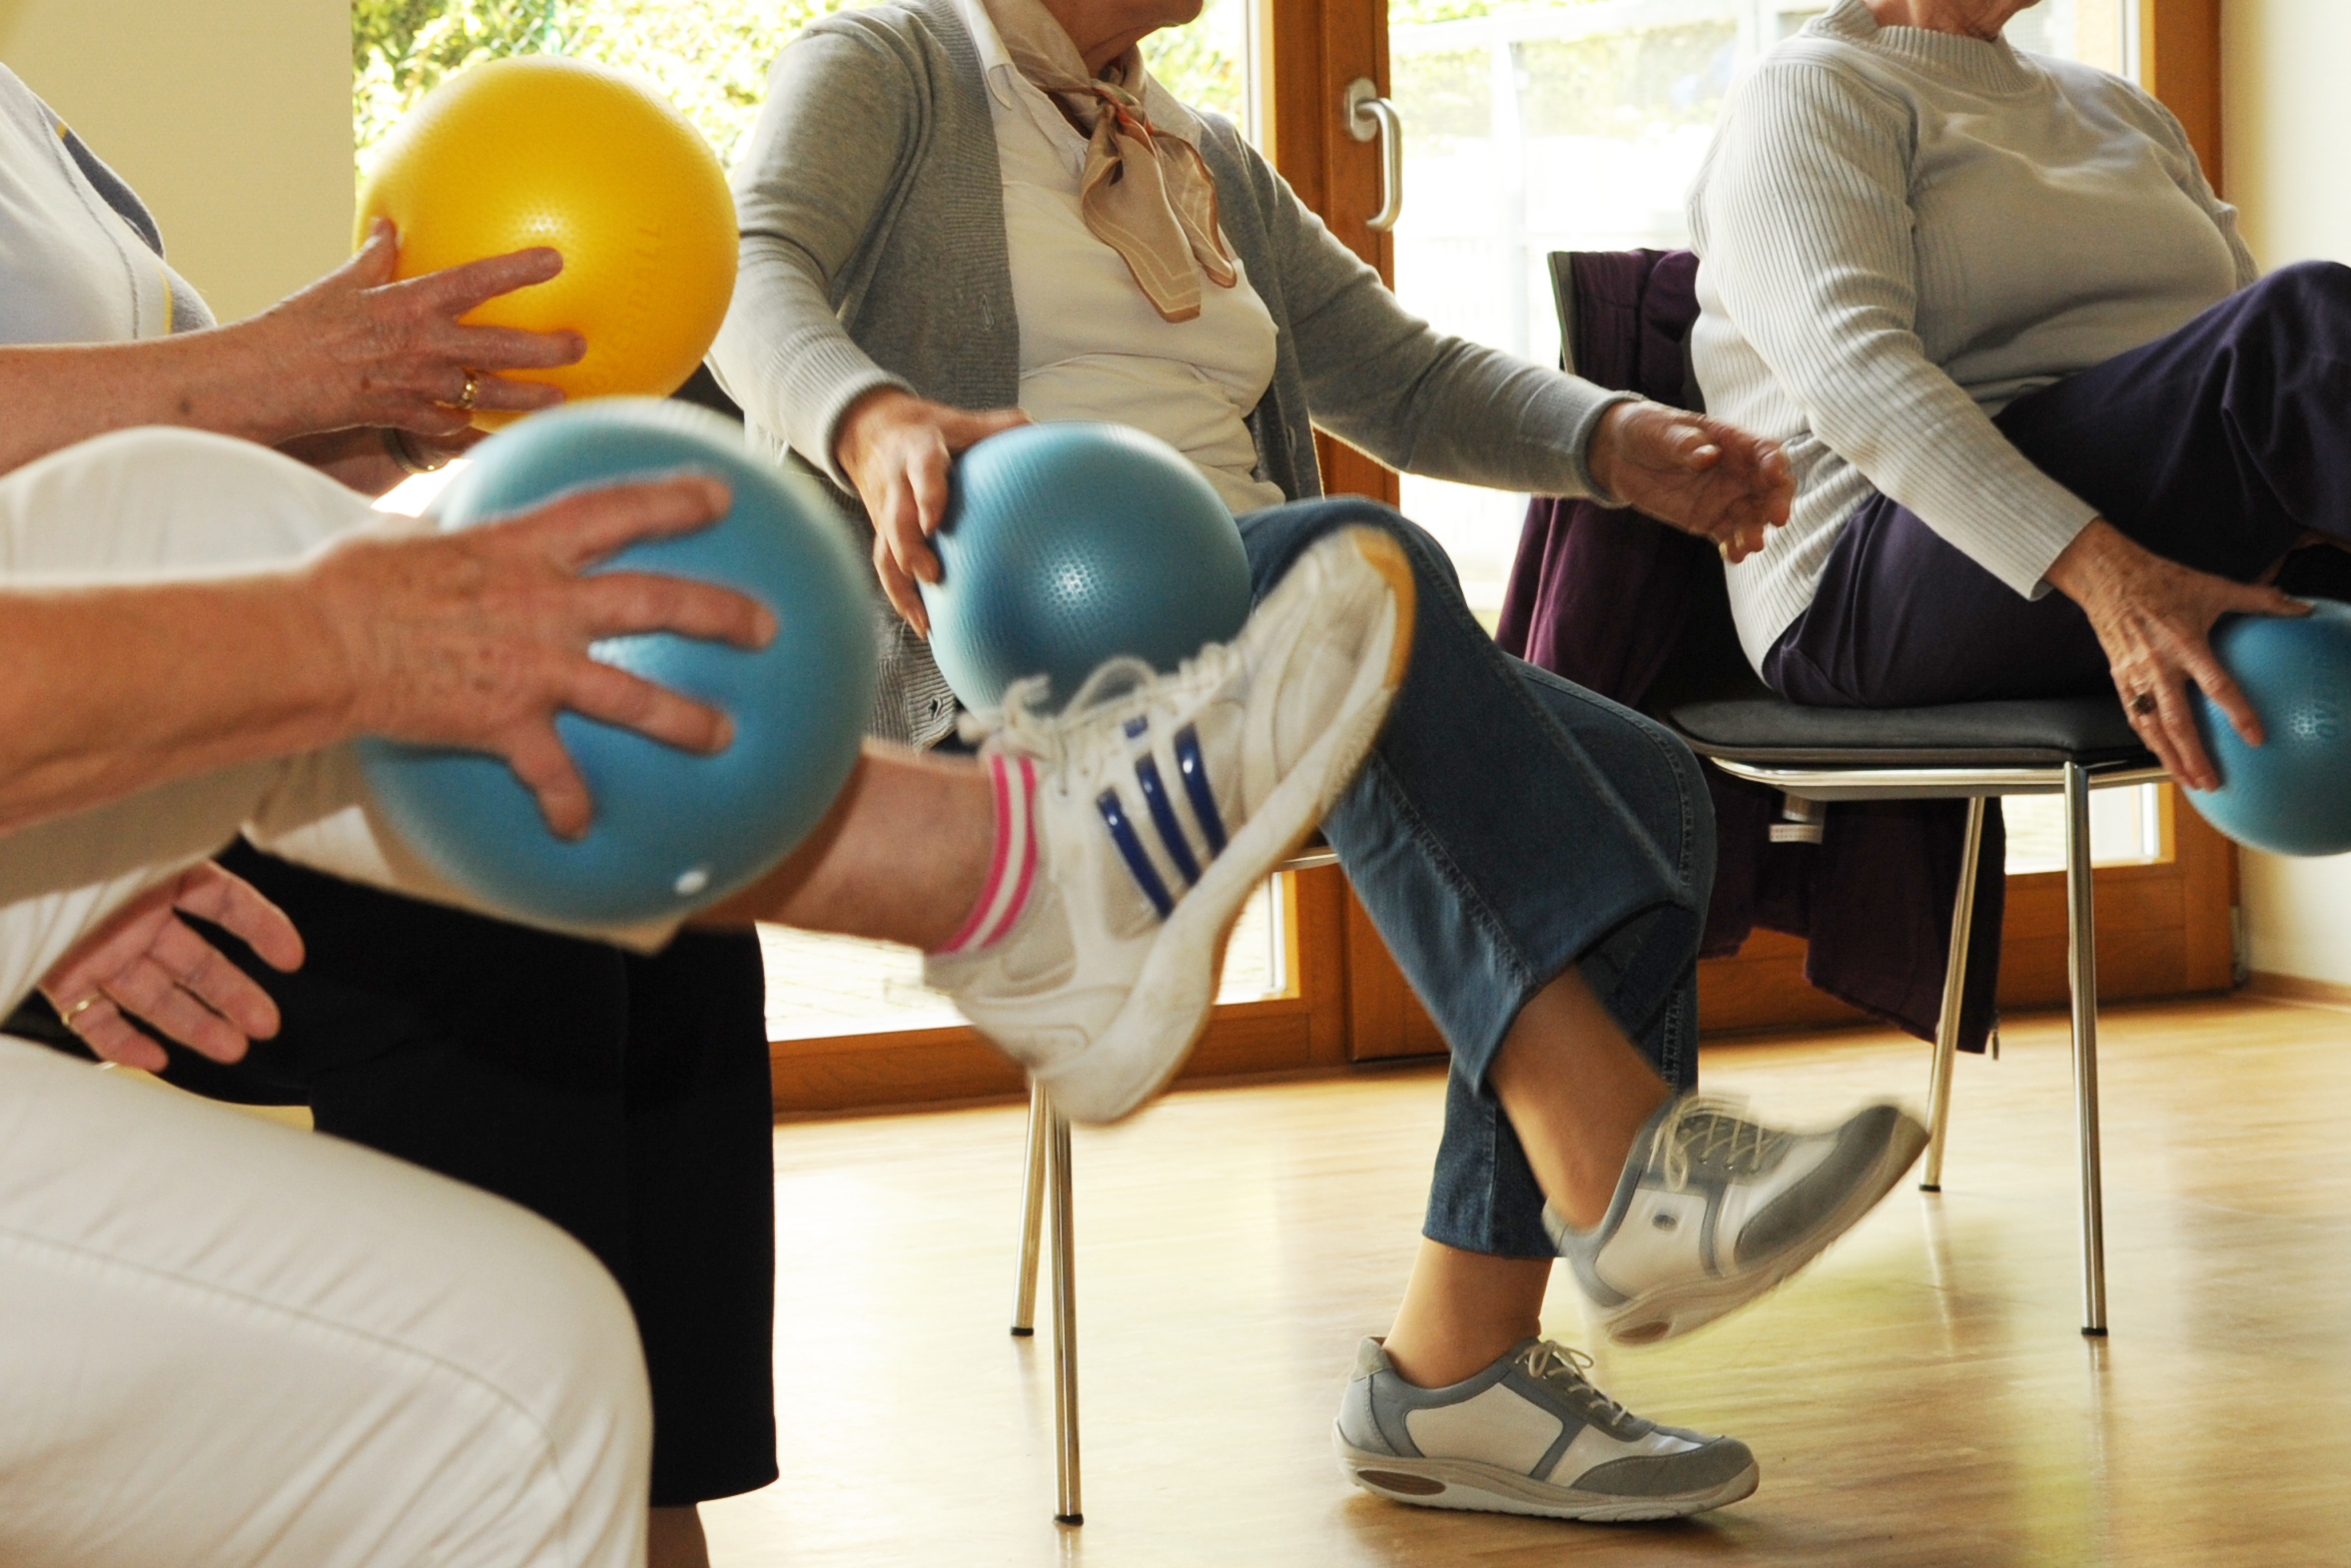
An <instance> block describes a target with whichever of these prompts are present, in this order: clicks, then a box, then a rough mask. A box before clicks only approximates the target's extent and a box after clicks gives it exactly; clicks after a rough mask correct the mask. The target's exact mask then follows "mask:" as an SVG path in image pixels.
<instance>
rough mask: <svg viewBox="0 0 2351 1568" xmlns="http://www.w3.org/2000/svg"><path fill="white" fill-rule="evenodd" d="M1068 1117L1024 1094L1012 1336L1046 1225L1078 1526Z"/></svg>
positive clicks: (1029, 1316)
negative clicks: (1024, 1159)
mask: <svg viewBox="0 0 2351 1568" xmlns="http://www.w3.org/2000/svg"><path fill="white" fill-rule="evenodd" d="M1337 864H1338V854H1337V852H1336V851H1334V850H1329V849H1312V850H1308V851H1305V852H1304V853H1302V854H1297V855H1293V856H1291V857H1290V858H1289V859H1287V860H1285V861H1283V862H1282V863H1281V864H1280V865H1279V866H1277V867H1275V868H1274V869H1275V870H1276V871H1311V870H1313V869H1314V868H1315V867H1317V866H1335V865H1337ZM1072 1207H1073V1202H1072V1182H1071V1178H1070V1120H1069V1118H1067V1117H1065V1116H1063V1115H1062V1114H1061V1113H1059V1112H1057V1111H1055V1110H1054V1109H1053V1102H1052V1101H1050V1100H1048V1099H1047V1098H1046V1095H1045V1091H1044V1090H1042V1089H1038V1088H1035V1087H1032V1088H1031V1089H1030V1091H1029V1158H1028V1169H1027V1171H1026V1173H1025V1174H1024V1176H1023V1179H1022V1195H1021V1261H1020V1269H1019V1272H1018V1275H1017V1277H1016V1278H1015V1279H1014V1281H1013V1335H1014V1337H1015V1338H1020V1339H1027V1338H1029V1337H1031V1336H1032V1335H1034V1334H1035V1333H1036V1332H1037V1257H1038V1253H1039V1252H1040V1251H1041V1250H1042V1249H1043V1245H1044V1241H1045V1234H1046V1223H1047V1221H1048V1219H1050V1220H1051V1222H1052V1229H1053V1424H1054V1443H1055V1447H1054V1455H1055V1465H1054V1512H1053V1516H1054V1519H1055V1520H1056V1521H1057V1522H1058V1523H1061V1524H1084V1523H1085V1522H1086V1506H1085V1501H1084V1487H1083V1485H1082V1482H1081V1477H1080V1474H1079V1460H1080V1454H1079V1443H1078V1243H1077V1237H1076V1236H1075V1234H1074V1233H1073V1232H1072V1230H1071V1218H1072Z"/></svg>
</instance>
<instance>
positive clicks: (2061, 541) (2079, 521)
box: [2012, 502, 2098, 599]
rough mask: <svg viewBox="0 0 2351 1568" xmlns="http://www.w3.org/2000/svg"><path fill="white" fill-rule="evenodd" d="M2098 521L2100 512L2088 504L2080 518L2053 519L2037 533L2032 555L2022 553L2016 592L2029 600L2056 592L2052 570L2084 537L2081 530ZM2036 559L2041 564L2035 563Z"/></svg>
mask: <svg viewBox="0 0 2351 1568" xmlns="http://www.w3.org/2000/svg"><path fill="white" fill-rule="evenodd" d="M2097 519H2098V512H2097V508H2096V507H2094V506H2091V505H2089V504H2088V503H2087V502H2084V503H2082V505H2081V507H2080V515H2079V516H2073V515H2070V514H2068V515H2067V516H2065V517H2062V518H2056V519H2052V520H2051V522H2050V523H2049V525H2048V526H2047V527H2046V528H2036V529H2034V530H2033V542H2032V547H2031V549H2030V551H2029V552H2021V551H2020V552H2019V556H2020V558H2019V560H2018V562H2017V568H2018V569H2017V575H2016V578H2015V579H2014V581H2013V583H2012V586H2014V587H2015V588H2016V591H2017V592H2019V593H2021V594H2023V595H2024V596H2025V597H2026V598H2028V599H2037V598H2040V597H2042V596H2043V595H2045V594H2047V593H2049V592H2051V591H2053V590H2052V589H2051V588H2050V586H2049V576H2048V572H2049V568H2050V567H2051V566H2053V565H2055V564H2056V563H2057V557H2058V556H2060V555H2062V554H2064V553H2065V552H2066V551H2067V550H2069V549H2071V548H2072V547H2073V541H2074V540H2075V539H2078V538H2080V537H2081V530H2082V529H2084V528H2086V527H2088V526H2089V525H2090V524H2091V523H2093V522H2095V521H2097ZM2035 557H2037V561H2038V563H2037V564H2035V563H2034V560H2035Z"/></svg>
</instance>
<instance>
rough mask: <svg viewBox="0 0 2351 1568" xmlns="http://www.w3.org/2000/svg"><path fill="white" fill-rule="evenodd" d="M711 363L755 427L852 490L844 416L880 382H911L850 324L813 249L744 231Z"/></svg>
mask: <svg viewBox="0 0 2351 1568" xmlns="http://www.w3.org/2000/svg"><path fill="white" fill-rule="evenodd" d="M710 364H711V367H712V369H713V370H714V371H715V372H716V373H717V376H718V380H719V384H720V385H721V386H722V387H724V388H725V389H726V392H727V395H729V396H730V397H732V398H734V399H735V401H736V402H738V403H740V404H742V407H743V410H744V412H745V413H747V414H748V415H749V416H750V418H751V421H752V422H753V423H754V424H757V425H759V426H760V427H761V428H762V429H765V430H768V431H769V432H771V433H772V434H774V435H776V436H778V437H780V438H781V439H783V440H784V441H785V442H786V443H787V444H789V445H790V446H791V448H792V449H793V450H794V451H796V452H798V453H799V454H800V455H801V456H802V457H803V458H804V459H806V460H807V461H808V462H809V463H810V464H811V465H812V466H814V467H815V468H816V469H817V470H818V471H819V472H821V473H824V474H826V475H827V476H829V477H830V478H831V479H832V480H833V482H834V483H836V484H838V485H840V486H841V487H842V488H843V489H851V488H852V487H853V486H852V483H851V480H850V476H849V474H848V473H847V472H846V471H845V470H843V469H842V468H841V466H840V463H839V460H838V457H837V454H836V451H835V447H836V445H837V443H838V437H839V433H840V425H841V420H842V418H843V416H844V415H845V414H847V412H848V411H849V408H850V406H851V405H852V404H853V403H855V402H856V401H857V400H858V399H859V398H860V397H863V396H865V395H866V394H867V393H869V392H873V391H874V390H875V389H877V388H883V387H897V388H901V389H905V388H906V387H907V384H906V383H905V382H904V381H902V380H901V379H899V378H898V377H895V376H892V375H890V374H889V373H888V372H886V371H884V370H883V369H882V368H881V367H880V366H878V365H876V364H875V363H874V362H873V361H872V360H871V359H870V358H868V357H867V355H866V353H865V351H863V350H862V349H860V348H858V347H857V345H856V344H855V343H854V342H852V341H851V339H850V337H849V334H848V333H847V332H846V331H844V330H843V329H842V326H841V322H840V318H838V317H837V316H835V315H834V314H833V310H832V306H831V303H830V302H829V301H828V300H827V299H826V297H825V289H824V280H823V278H822V276H821V274H819V273H818V271H817V270H816V264H815V263H814V262H813V261H812V260H811V259H810V258H809V256H808V255H807V253H806V252H805V251H802V250H801V249H800V248H799V247H798V246H796V245H794V244H792V243H791V242H789V241H785V240H780V239H775V238H772V237H763V236H757V235H751V236H746V237H745V238H744V241H743V252H742V266H741V270H740V271H739V273H738V274H737V276H736V280H735V294H734V300H733V303H732V304H731V305H730V306H729V307H728V308H727V315H726V322H725V324H724V325H723V326H721V327H720V328H719V332H718V341H717V342H716V343H714V344H712V345H711V349H710Z"/></svg>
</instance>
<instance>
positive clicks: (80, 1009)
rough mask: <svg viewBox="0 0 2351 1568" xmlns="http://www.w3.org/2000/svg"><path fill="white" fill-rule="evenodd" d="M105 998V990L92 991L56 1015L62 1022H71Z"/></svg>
mask: <svg viewBox="0 0 2351 1568" xmlns="http://www.w3.org/2000/svg"><path fill="white" fill-rule="evenodd" d="M105 1000H106V993H105V992H103V991H93V992H91V993H90V994H89V995H88V996H86V997H84V998H82V1000H81V1001H79V1002H77V1003H75V1004H74V1005H73V1006H72V1007H69V1008H67V1009H66V1010H65V1011H64V1012H62V1013H60V1014H58V1015H57V1016H58V1018H59V1019H60V1020H62V1021H63V1022H65V1023H68V1024H71V1023H72V1022H73V1021H74V1020H75V1019H77V1018H80V1017H81V1016H82V1015H83V1014H84V1013H87V1012H89V1011H90V1010H91V1009H92V1008H94V1007H96V1006H97V1005H98V1004H99V1003H101V1002H104V1001H105Z"/></svg>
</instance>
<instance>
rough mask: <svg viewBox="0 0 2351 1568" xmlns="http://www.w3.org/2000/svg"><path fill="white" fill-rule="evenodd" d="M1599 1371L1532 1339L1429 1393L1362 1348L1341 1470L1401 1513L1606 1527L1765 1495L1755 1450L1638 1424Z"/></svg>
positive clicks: (1371, 1347) (1370, 1348)
mask: <svg viewBox="0 0 2351 1568" xmlns="http://www.w3.org/2000/svg"><path fill="white" fill-rule="evenodd" d="M1591 1364H1592V1362H1591V1358H1590V1357H1589V1356H1586V1355H1585V1354H1583V1353H1582V1352H1581V1351H1578V1350H1571V1349H1569V1348H1567V1347H1566V1346H1565V1345H1558V1344H1553V1343H1552V1342H1551V1341H1550V1340H1548V1339H1529V1340H1527V1341H1526V1342H1525V1343H1523V1344H1521V1345H1519V1346H1518V1348H1516V1349H1515V1350H1512V1351H1511V1352H1510V1353H1509V1354H1508V1355H1506V1356H1504V1357H1502V1359H1500V1360H1499V1361H1496V1362H1495V1363H1494V1364H1493V1365H1491V1366H1489V1367H1487V1368H1486V1369H1485V1370H1484V1371H1482V1372H1479V1373H1478V1374H1477V1375H1475V1376H1474V1377H1470V1378H1467V1379H1465V1380H1464V1381H1461V1382H1458V1383H1455V1384H1453V1385H1452V1386H1451V1387H1450V1388H1420V1387H1416V1386H1414V1385H1413V1384H1411V1383H1408V1382H1406V1381H1404V1379H1403V1378H1402V1377H1401V1376H1399V1375H1398V1374H1397V1372H1396V1368H1395V1365H1394V1363H1393V1362H1391V1361H1389V1360H1388V1356H1387V1351H1386V1350H1384V1349H1382V1348H1381V1346H1380V1342H1379V1341H1378V1340H1376V1339H1366V1340H1364V1341H1363V1347H1362V1348H1361V1349H1360V1350H1359V1351H1357V1352H1356V1355H1355V1375H1354V1378H1353V1380H1352V1381H1350V1382H1349V1383H1348V1384H1347V1391H1346V1394H1345V1396H1344V1397H1343V1398H1342V1399H1341V1400H1340V1402H1339V1411H1338V1424H1337V1425H1336V1426H1335V1427H1334V1428H1333V1429H1332V1432H1331V1437H1332V1441H1333V1442H1334V1444H1335V1445H1336V1446H1337V1449H1338V1459H1339V1463H1340V1464H1341V1465H1342V1466H1343V1467H1345V1469H1346V1472H1347V1478H1348V1479H1349V1480H1351V1481H1353V1482H1354V1483H1355V1484H1356V1485H1357V1486H1360V1487H1361V1488H1363V1490H1365V1491H1367V1492H1370V1493H1371V1494H1372V1495H1374V1496H1376V1497H1386V1498H1390V1499H1392V1500H1394V1501H1396V1502H1399V1503H1412V1504H1414V1505H1416V1506H1418V1507H1422V1508H1465V1509H1474V1510H1477V1511H1480V1512H1485V1513H1523V1514H1539V1515H1541V1516H1543V1517H1545V1518H1548V1519H1589V1520H1593V1521H1596V1522H1601V1523H1616V1522H1625V1523H1629V1522H1631V1521H1633V1520H1637V1519H1675V1518H1680V1517H1681V1516H1682V1515H1684V1514H1694V1513H1704V1512H1706V1510H1708V1509H1710V1508H1720V1507H1722V1506H1723V1504H1725V1503H1735V1502H1737V1501H1738V1500H1739V1499H1740V1498H1742V1497H1745V1496H1747V1495H1748V1494H1749V1493H1750V1492H1752V1491H1754V1490H1755V1483H1756V1474H1757V1472H1756V1465H1755V1455H1754V1454H1753V1453H1751V1452H1749V1451H1748V1447H1747V1445H1746V1444H1745V1443H1743V1442H1740V1441H1739V1440H1737V1439H1736V1438H1731V1437H1708V1436H1706V1435H1705V1434H1703V1433H1700V1432H1691V1431H1684V1430H1683V1429H1682V1428H1680V1427H1678V1426H1660V1425H1658V1424H1657V1423H1656V1422H1654V1421H1648V1420H1644V1419H1642V1418H1641V1417H1640V1416H1637V1415H1635V1414H1633V1413H1632V1412H1631V1411H1630V1410H1627V1409H1626V1408H1625V1407H1624V1406H1623V1405H1621V1404H1618V1403H1617V1402H1616V1401H1615V1400H1614V1399H1611V1398H1609V1397H1608V1396H1607V1395H1606V1394H1604V1393H1602V1392H1601V1391H1600V1390H1599V1389H1597V1388H1595V1387H1593V1386H1592V1384H1591V1382H1590V1380H1589V1379H1587V1378H1586V1377H1585V1376H1584V1373H1585V1371H1586V1370H1587V1369H1588V1368H1589V1367H1590V1366H1591Z"/></svg>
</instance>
